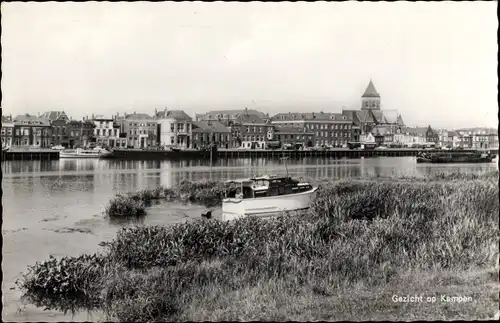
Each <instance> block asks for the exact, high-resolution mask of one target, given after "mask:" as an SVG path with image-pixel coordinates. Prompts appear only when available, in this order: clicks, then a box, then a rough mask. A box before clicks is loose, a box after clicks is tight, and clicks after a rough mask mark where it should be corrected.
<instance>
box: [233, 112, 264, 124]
mask: <svg viewBox="0 0 500 323" xmlns="http://www.w3.org/2000/svg"><path fill="white" fill-rule="evenodd" d="M236 121H237V122H239V123H242V124H243V123H256V124H265V123H266V121H265V119H264V118H261V117H259V116H258V115H254V114H242V115H239V116H238V118H236Z"/></svg>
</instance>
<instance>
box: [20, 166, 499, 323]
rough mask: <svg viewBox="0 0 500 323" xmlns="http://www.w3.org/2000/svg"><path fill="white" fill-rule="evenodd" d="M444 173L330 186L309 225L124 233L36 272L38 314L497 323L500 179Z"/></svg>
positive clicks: (300, 220)
mask: <svg viewBox="0 0 500 323" xmlns="http://www.w3.org/2000/svg"><path fill="white" fill-rule="evenodd" d="M446 176H447V177H442V178H441V179H440V178H439V176H438V177H437V178H431V180H428V179H425V180H421V179H412V180H409V179H404V180H399V181H397V182H392V181H388V180H385V181H374V180H368V181H363V182H361V181H357V182H351V181H343V182H339V183H331V182H324V183H323V184H322V185H321V189H320V191H319V193H318V199H317V201H316V203H315V204H314V205H313V207H312V208H311V210H309V211H308V212H304V213H301V214H299V215H297V216H281V217H278V218H275V219H271V220H259V219H243V220H239V221H235V222H232V223H221V222H219V221H216V220H205V221H202V220H198V221H192V222H187V223H183V224H178V225H174V226H171V227H164V226H151V227H136V228H128V229H123V230H121V231H120V232H119V233H118V235H117V237H116V238H115V239H114V240H112V241H111V242H110V244H109V246H108V250H107V251H106V252H104V253H102V254H99V255H97V256H96V257H86V258H85V257H81V258H72V257H68V258H65V259H63V260H59V259H51V260H49V261H48V262H45V263H41V264H38V265H36V266H34V267H33V269H32V272H31V273H27V275H26V276H25V279H24V283H21V285H22V286H23V287H24V288H25V290H29V291H31V292H33V293H35V295H36V296H37V298H38V302H39V304H41V303H43V302H45V303H46V304H47V302H48V299H49V298H51V297H58V298H59V299H65V298H66V299H67V300H68V301H67V302H66V305H64V306H68V304H73V306H74V304H75V302H74V301H70V297H73V298H75V297H79V298H80V299H85V300H86V301H87V303H91V304H96V306H99V307H101V308H103V309H105V310H106V312H107V314H108V316H109V319H115V320H119V321H157V320H270V319H275V320H280V321H282V320H333V319H335V320H338V319H353V320H366V319H399V320H401V319H467V318H470V319H479V318H488V317H490V316H492V315H493V314H494V311H495V310H497V309H498V269H496V271H494V270H495V266H497V265H498V211H499V205H498V172H495V173H491V174H488V175H479V176H478V177H476V178H473V177H471V176H467V175H446ZM450 180H451V181H450ZM42 287H43V288H42ZM377 292H378V293H377ZM495 292H496V299H495V297H494V295H495ZM393 294H395V295H401V296H404V295H413V294H423V295H424V297H427V296H436V295H440V294H445V295H448V296H450V297H451V296H459V295H461V296H470V297H471V298H472V301H471V302H466V303H457V302H455V303H453V302H452V303H450V302H441V299H440V297H439V298H438V301H437V302H435V303H434V304H429V303H418V304H417V303H412V304H409V303H402V302H394V301H393V299H392V296H393ZM358 297H359V298H358ZM63 303H64V302H61V301H59V302H58V304H57V305H56V304H55V303H54V302H52V306H63V305H62V304H63Z"/></svg>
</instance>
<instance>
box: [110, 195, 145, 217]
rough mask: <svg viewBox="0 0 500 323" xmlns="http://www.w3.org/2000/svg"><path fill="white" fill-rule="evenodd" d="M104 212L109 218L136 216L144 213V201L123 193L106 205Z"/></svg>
mask: <svg viewBox="0 0 500 323" xmlns="http://www.w3.org/2000/svg"><path fill="white" fill-rule="evenodd" d="M105 214H106V215H107V216H108V217H110V218H129V217H138V216H142V215H145V214H146V202H144V201H143V200H141V199H139V198H137V197H130V196H125V195H117V196H115V197H114V198H113V199H111V200H110V201H109V203H108V205H107V206H106V209H105Z"/></svg>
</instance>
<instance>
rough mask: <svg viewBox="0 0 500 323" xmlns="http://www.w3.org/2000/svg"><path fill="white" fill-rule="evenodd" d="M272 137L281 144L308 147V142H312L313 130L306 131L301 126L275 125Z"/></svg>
mask: <svg viewBox="0 0 500 323" xmlns="http://www.w3.org/2000/svg"><path fill="white" fill-rule="evenodd" d="M274 139H275V140H277V141H279V142H280V144H281V146H285V145H292V146H295V147H296V146H300V147H308V143H312V142H314V132H312V131H306V129H305V128H303V127H276V129H275V132H274Z"/></svg>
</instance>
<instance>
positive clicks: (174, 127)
mask: <svg viewBox="0 0 500 323" xmlns="http://www.w3.org/2000/svg"><path fill="white" fill-rule="evenodd" d="M155 116H156V119H157V122H158V128H159V129H158V133H159V139H160V146H177V147H179V148H184V149H185V148H191V146H192V130H193V129H192V128H193V127H192V123H193V119H192V118H191V117H190V116H188V115H187V114H186V113H185V112H184V111H182V110H167V109H165V110H163V111H157V112H156V113H155Z"/></svg>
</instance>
